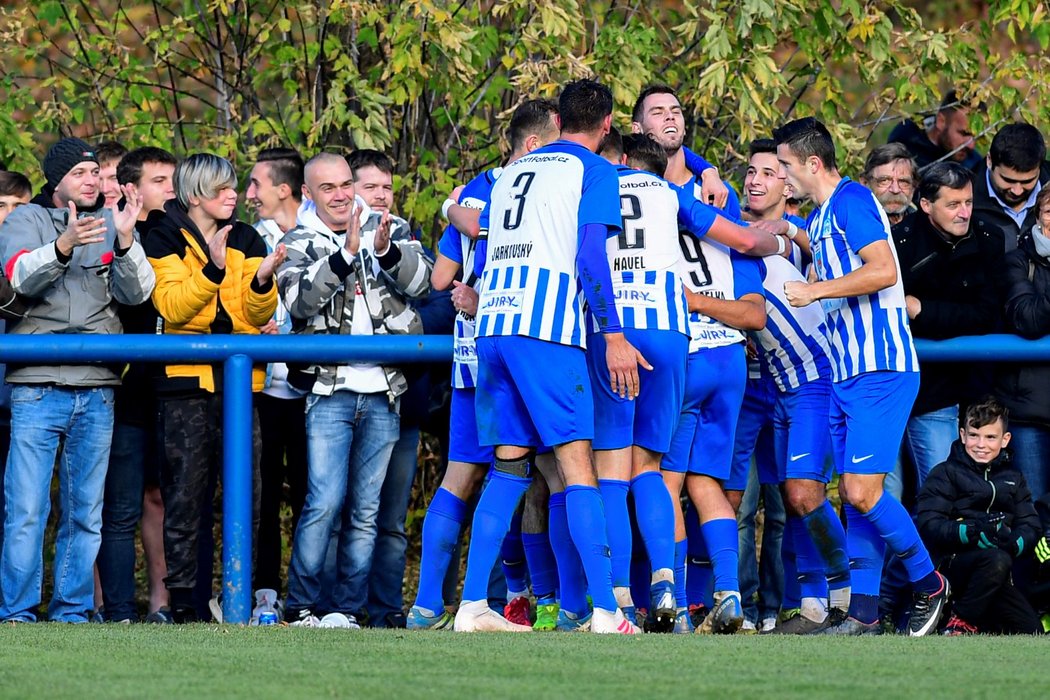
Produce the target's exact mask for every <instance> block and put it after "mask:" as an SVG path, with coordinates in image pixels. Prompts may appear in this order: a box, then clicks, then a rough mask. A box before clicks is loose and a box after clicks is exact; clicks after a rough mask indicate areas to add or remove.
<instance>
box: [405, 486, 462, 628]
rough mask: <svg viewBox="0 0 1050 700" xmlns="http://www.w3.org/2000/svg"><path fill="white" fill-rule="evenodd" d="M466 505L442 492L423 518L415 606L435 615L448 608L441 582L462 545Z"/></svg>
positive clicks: (435, 495)
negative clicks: (442, 593) (421, 547)
mask: <svg viewBox="0 0 1050 700" xmlns="http://www.w3.org/2000/svg"><path fill="white" fill-rule="evenodd" d="M466 511H467V504H466V503H465V502H464V501H463V500H462V499H460V498H459V497H457V496H456V495H455V494H453V493H452V492H451V491H447V490H446V489H441V488H439V489H438V490H437V492H436V493H435V494H434V498H433V500H431V501H430V507H429V508H427V514H426V516H425V517H424V518H423V553H422V555H421V558H420V561H419V590H418V592H417V593H416V605H418V606H419V607H421V608H425V609H427V610H429V611H431V612H433V613H437V612H440V611H441V610H443V609H444V607H445V601H444V599H443V598H442V596H441V587H442V582H443V581H444V580H445V572H446V571H447V570H448V565H449V562H451V561H452V552H453V551H454V550H455V549H456V545H457V544H458V543H459V533H460V529H461V528H462V526H463V518H464V516H465V514H466Z"/></svg>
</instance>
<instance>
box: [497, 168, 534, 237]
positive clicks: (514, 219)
mask: <svg viewBox="0 0 1050 700" xmlns="http://www.w3.org/2000/svg"><path fill="white" fill-rule="evenodd" d="M535 177H536V173H521V174H520V175H518V176H517V177H516V178H514V184H512V185H511V186H510V191H511V195H512V197H511V198H512V199H513V204H511V206H510V208H509V209H507V210H506V211H504V212H503V229H504V230H505V231H513V230H514V229H516V228H518V227H519V226H521V213H522V211H524V209H525V195H527V194H528V193H529V188H530V187H532V180H533V178H535Z"/></svg>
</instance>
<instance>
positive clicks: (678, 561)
mask: <svg viewBox="0 0 1050 700" xmlns="http://www.w3.org/2000/svg"><path fill="white" fill-rule="evenodd" d="M688 551H689V543H688V541H686V540H682V541H681V542H675V543H674V602H675V605H676V606H677V607H679V608H688V607H689V594H688V592H687V591H688V588H687V587H686V581H687V580H688V579H687V577H686V574H685V560H686V557H687V552H688Z"/></svg>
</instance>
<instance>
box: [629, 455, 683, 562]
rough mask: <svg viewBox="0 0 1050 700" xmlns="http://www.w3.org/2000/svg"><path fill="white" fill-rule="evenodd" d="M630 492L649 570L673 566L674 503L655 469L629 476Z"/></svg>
mask: <svg viewBox="0 0 1050 700" xmlns="http://www.w3.org/2000/svg"><path fill="white" fill-rule="evenodd" d="M631 495H632V496H633V497H634V512H635V517H636V518H637V520H638V529H639V531H641V533H642V539H643V540H644V541H645V550H646V552H648V553H649V561H650V566H651V567H652V570H653V571H657V570H659V569H673V568H674V562H675V558H674V546H675V541H674V504H673V502H672V501H671V494H670V493H668V492H667V486H665V485H664V480H663V477H661V476H660V474H659V473H658V472H645V473H643V474H639V475H638V476H636V477H634V478H633V479H631Z"/></svg>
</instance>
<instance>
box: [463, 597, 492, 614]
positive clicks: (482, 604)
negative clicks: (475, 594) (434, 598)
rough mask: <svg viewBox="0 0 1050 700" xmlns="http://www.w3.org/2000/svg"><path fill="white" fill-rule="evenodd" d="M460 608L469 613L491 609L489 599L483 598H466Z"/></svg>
mask: <svg viewBox="0 0 1050 700" xmlns="http://www.w3.org/2000/svg"><path fill="white" fill-rule="evenodd" d="M459 609H460V610H462V611H463V612H464V613H466V614H468V615H480V614H481V613H483V612H485V611H486V610H488V609H489V601H488V600H486V599H482V600H470V601H467V600H464V601H463V602H462V603H460V606H459Z"/></svg>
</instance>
